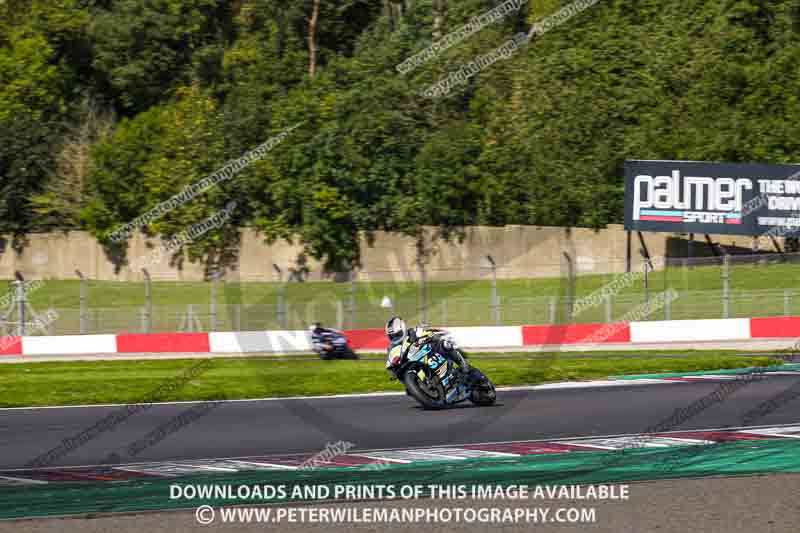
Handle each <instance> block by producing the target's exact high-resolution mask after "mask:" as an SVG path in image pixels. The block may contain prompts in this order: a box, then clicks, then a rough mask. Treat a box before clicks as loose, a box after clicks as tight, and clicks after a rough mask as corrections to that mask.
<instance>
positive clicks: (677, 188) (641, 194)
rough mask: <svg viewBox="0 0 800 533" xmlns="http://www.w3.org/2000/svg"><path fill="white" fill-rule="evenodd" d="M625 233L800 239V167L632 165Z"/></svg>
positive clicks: (680, 163) (682, 163) (628, 177)
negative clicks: (799, 236)
mask: <svg viewBox="0 0 800 533" xmlns="http://www.w3.org/2000/svg"><path fill="white" fill-rule="evenodd" d="M625 229H627V230H633V231H662V232H670V233H708V234H732V235H764V234H766V235H773V236H798V235H800V165H764V164H735V163H704V162H698V161H638V160H634V161H626V162H625Z"/></svg>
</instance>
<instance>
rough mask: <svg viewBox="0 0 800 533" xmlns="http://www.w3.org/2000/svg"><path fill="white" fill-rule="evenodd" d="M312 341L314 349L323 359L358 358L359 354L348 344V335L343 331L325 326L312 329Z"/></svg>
mask: <svg viewBox="0 0 800 533" xmlns="http://www.w3.org/2000/svg"><path fill="white" fill-rule="evenodd" d="M311 342H312V348H313V350H314V351H315V352H316V353H317V355H319V358H320V359H322V360H330V359H358V355H356V353H355V352H354V351H353V350H352V348H350V345H348V344H347V337H345V336H344V333H342V332H341V331H338V330H335V329H325V328H319V329H318V330H316V331H314V330H312V333H311Z"/></svg>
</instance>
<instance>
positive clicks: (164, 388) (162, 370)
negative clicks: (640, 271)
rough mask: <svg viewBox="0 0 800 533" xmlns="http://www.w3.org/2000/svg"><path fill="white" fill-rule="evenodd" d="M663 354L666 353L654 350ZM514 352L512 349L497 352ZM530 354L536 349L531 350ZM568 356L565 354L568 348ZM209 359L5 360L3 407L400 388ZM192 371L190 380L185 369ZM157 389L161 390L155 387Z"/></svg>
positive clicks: (488, 362)
mask: <svg viewBox="0 0 800 533" xmlns="http://www.w3.org/2000/svg"><path fill="white" fill-rule="evenodd" d="M648 354H649V355H657V354H659V352H649V353H648ZM487 355H493V354H481V355H480V356H479V355H476V356H474V357H472V358H471V361H472V364H474V365H475V366H477V367H479V368H481V370H483V371H484V372H486V373H487V374H488V375H489V376H490V377H491V378H492V380H493V381H494V382H495V383H496V384H497V385H498V386H503V385H533V384H538V383H546V382H554V381H569V380H586V379H597V378H604V377H606V376H609V375H622V374H641V373H662V372H692V371H700V370H718V369H728V368H743V367H749V366H766V365H775V364H780V363H781V362H782V361H781V360H780V359H777V358H771V357H752V356H742V355H723V356H719V355H716V356H715V355H710V354H705V355H703V354H698V355H696V356H695V355H692V356H690V357H664V358H655V359H645V358H641V359H631V358H614V357H612V358H607V359H567V358H555V359H553V358H542V359H487V358H485V356H487ZM496 355H504V356H507V355H509V354H496ZM525 355H530V354H525ZM561 355H564V354H561ZM200 361H202V360H190V359H174V360H147V361H91V362H54V363H51V362H47V363H26V364H13V365H0V407H23V406H46V405H78V404H103V403H138V402H142V401H146V399H148V398H150V399H152V400H153V401H178V400H214V399H219V398H228V399H234V398H265V397H283V396H298V395H328V394H345V393H363V392H379V391H401V390H402V386H401V385H400V384H399V383H398V382H397V381H390V380H389V377H388V375H387V373H386V371H385V370H384V363H383V361H375V360H369V361H364V360H362V361H328V362H322V361H319V360H317V359H301V360H276V359H275V358H245V359H211V360H207V361H208V366H207V367H205V366H204V367H203V370H202V371H199V372H197V373H196V375H195V373H189V372H187V369H189V368H192V367H193V366H195V365H198V364H199V362H200ZM187 375H190V376H191V379H185V378H184V377H183V376H187ZM154 391H160V392H159V393H157V394H155V395H154V394H153V392H154Z"/></svg>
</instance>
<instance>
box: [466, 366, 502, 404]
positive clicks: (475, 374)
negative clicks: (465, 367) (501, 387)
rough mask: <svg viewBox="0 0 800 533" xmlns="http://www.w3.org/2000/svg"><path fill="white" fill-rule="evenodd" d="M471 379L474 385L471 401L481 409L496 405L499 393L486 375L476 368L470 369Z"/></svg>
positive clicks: (470, 396)
mask: <svg viewBox="0 0 800 533" xmlns="http://www.w3.org/2000/svg"><path fill="white" fill-rule="evenodd" d="M469 379H470V382H471V384H472V392H471V393H470V395H469V401H471V402H472V403H474V404H475V405H479V406H481V407H488V406H490V405H494V403H495V402H496V401H497V392H496V391H495V388H494V383H492V381H491V380H490V379H489V378H487V377H486V374H484V373H483V372H481V371H480V370H478V369H477V368H475V367H472V368H470V371H469Z"/></svg>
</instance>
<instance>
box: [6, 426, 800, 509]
mask: <svg viewBox="0 0 800 533" xmlns="http://www.w3.org/2000/svg"><path fill="white" fill-rule="evenodd" d="M789 472H795V473H796V472H800V439H774V440H763V441H739V442H727V443H719V444H713V445H707V446H678V447H671V448H635V449H629V450H625V451H609V452H594V451H589V452H570V453H563V454H547V455H529V456H523V457H509V458H505V457H504V458H481V459H471V460H464V461H447V462H420V463H412V464H403V465H394V464H393V465H382V466H380V467H379V468H376V467H374V466H371V467H359V468H321V469H307V470H295V471H284V470H278V471H256V472H239V473H235V474H213V475H208V474H204V475H192V476H182V477H179V478H172V479H156V480H153V479H147V480H136V481H124V482H81V483H57V484H52V485H34V486H29V487H24V488H20V487H4V488H0V518H20V517H43V516H59V515H84V514H95V513H105V512H131V511H145V510H158V509H162V510H163V509H180V508H195V507H197V506H199V505H203V504H208V505H212V506H219V505H223V504H228V505H233V504H254V503H268V502H265V501H264V500H258V501H253V500H247V501H241V500H239V501H233V500H226V501H222V500H216V499H195V500H186V499H170V485H173V484H184V485H185V484H216V485H225V484H230V485H250V486H253V485H262V486H263V485H275V486H277V485H284V486H285V487H286V490H287V493H288V494H291V492H292V490H293V487H294V486H297V485H299V486H308V485H327V486H329V488H331V489H332V487H333V485H337V484H353V485H379V484H383V485H387V484H392V485H395V486H398V485H406V484H413V485H428V484H436V485H450V484H452V485H458V484H464V485H471V484H483V485H511V484H527V485H529V486H534V485H537V484H550V485H554V484H557V485H561V484H587V483H625V482H632V481H642V480H658V479H669V478H698V477H705V476H713V475H754V474H767V473H789ZM397 490H398V492H399V487H397ZM299 500H301V501H309V500H307V499H305V498H302V497H301V498H297V499H295V500H294V501H299ZM287 501H292V500H291V499H285V500H281V502H287ZM272 502H275V501H274V500H272Z"/></svg>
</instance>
